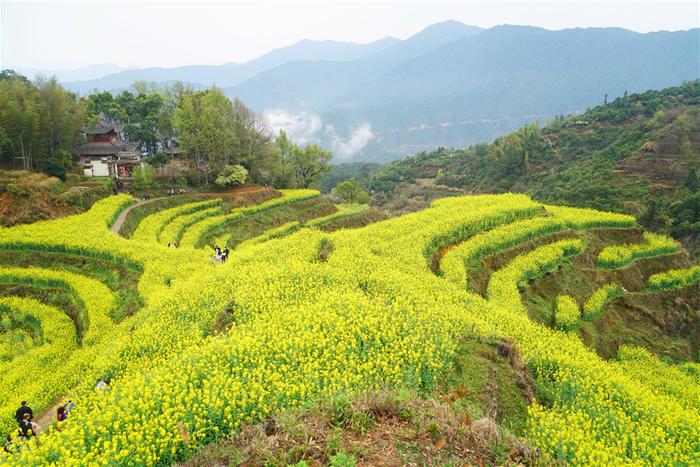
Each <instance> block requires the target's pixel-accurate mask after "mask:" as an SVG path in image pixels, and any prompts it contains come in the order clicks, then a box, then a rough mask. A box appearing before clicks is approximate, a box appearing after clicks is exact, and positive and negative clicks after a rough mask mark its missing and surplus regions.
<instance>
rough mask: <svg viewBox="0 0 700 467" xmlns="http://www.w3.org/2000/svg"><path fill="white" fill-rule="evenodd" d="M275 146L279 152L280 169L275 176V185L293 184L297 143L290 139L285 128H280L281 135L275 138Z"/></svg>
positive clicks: (285, 185) (286, 185)
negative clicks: (294, 156)
mask: <svg viewBox="0 0 700 467" xmlns="http://www.w3.org/2000/svg"><path fill="white" fill-rule="evenodd" d="M275 146H276V147H277V151H278V152H279V166H278V167H279V171H278V172H277V177H276V178H275V186H279V187H289V186H292V178H293V175H294V168H293V167H292V156H293V155H294V148H295V145H294V143H292V142H291V141H290V139H289V137H288V136H287V133H286V132H285V131H284V130H280V132H279V135H278V136H277V138H275Z"/></svg>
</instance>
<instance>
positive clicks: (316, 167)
mask: <svg viewBox="0 0 700 467" xmlns="http://www.w3.org/2000/svg"><path fill="white" fill-rule="evenodd" d="M332 158H333V154H331V152H330V151H326V150H325V149H323V148H321V147H320V146H318V145H316V144H307V145H306V146H304V147H303V148H299V147H296V146H295V147H294V149H293V151H292V160H291V162H292V167H293V169H294V175H295V177H296V180H297V183H298V185H299V186H300V187H302V188H308V187H310V186H311V185H312V184H314V183H317V182H318V180H319V179H320V178H321V175H323V174H324V173H325V172H327V171H329V170H330V168H331V166H330V164H329V162H330V160H331V159H332Z"/></svg>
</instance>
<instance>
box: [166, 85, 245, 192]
mask: <svg viewBox="0 0 700 467" xmlns="http://www.w3.org/2000/svg"><path fill="white" fill-rule="evenodd" d="M232 114H233V105H232V104H231V101H230V100H229V99H228V98H227V97H226V96H225V95H224V94H223V93H222V92H221V90H220V89H218V88H217V87H215V86H214V87H212V88H211V89H207V90H206V91H198V92H188V93H185V94H184V95H183V97H182V101H181V102H180V105H179V106H178V108H177V109H176V110H175V113H174V115H173V126H174V128H175V131H176V133H177V135H178V137H179V140H180V146H181V147H182V148H183V149H184V150H185V151H186V152H187V154H188V156H189V157H190V158H191V160H192V162H193V165H194V166H195V167H196V168H197V169H198V170H200V171H201V172H202V173H203V174H204V177H205V183H208V182H209V178H208V177H209V174H211V173H212V172H215V171H217V170H218V169H219V168H221V167H222V166H224V165H227V164H230V163H232V162H233V159H234V158H233V151H234V148H235V145H236V141H237V140H236V129H235V119H234V118H233V115H232Z"/></svg>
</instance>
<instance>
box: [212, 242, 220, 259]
mask: <svg viewBox="0 0 700 467" xmlns="http://www.w3.org/2000/svg"><path fill="white" fill-rule="evenodd" d="M214 254H216V259H218V260H219V261H220V260H221V248H219V245H216V246H215V247H214Z"/></svg>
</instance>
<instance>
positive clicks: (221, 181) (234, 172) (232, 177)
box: [214, 165, 248, 187]
mask: <svg viewBox="0 0 700 467" xmlns="http://www.w3.org/2000/svg"><path fill="white" fill-rule="evenodd" d="M247 178H248V171H247V170H246V168H245V167H243V166H242V165H227V166H226V167H224V170H222V171H221V173H220V174H219V176H218V177H216V181H215V182H214V183H216V184H217V185H219V186H220V187H226V186H236V185H243V184H244V183H245V181H246V179H247Z"/></svg>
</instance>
